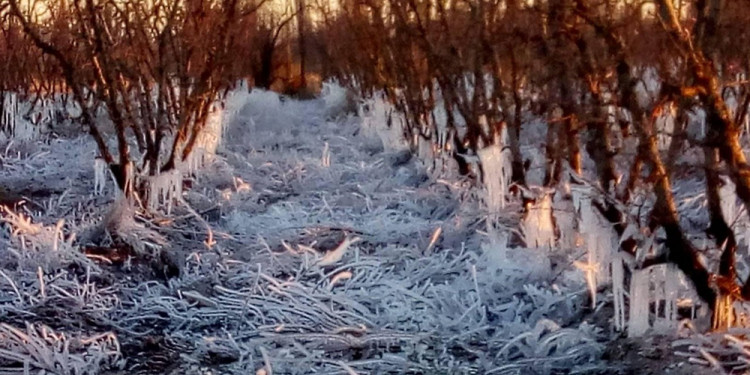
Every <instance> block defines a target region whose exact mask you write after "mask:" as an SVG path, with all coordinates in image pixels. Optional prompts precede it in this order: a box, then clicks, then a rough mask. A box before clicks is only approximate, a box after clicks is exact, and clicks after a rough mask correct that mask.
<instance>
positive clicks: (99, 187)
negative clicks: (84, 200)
mask: <svg viewBox="0 0 750 375" xmlns="http://www.w3.org/2000/svg"><path fill="white" fill-rule="evenodd" d="M108 170H109V166H108V165H107V162H105V161H104V159H103V158H100V157H97V158H95V159H94V195H102V194H104V188H105V187H106V185H107V171H108Z"/></svg>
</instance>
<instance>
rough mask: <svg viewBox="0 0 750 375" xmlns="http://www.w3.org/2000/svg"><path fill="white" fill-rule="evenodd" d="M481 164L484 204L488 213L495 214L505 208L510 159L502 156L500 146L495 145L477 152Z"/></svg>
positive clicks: (502, 152)
mask: <svg viewBox="0 0 750 375" xmlns="http://www.w3.org/2000/svg"><path fill="white" fill-rule="evenodd" d="M477 156H478V157H479V161H480V162H481V163H482V166H483V168H482V170H483V171H484V175H483V176H482V182H483V183H484V189H485V197H484V198H485V199H484V201H485V204H486V205H487V209H489V211H490V212H493V213H497V212H499V211H500V210H502V209H503V208H505V194H506V192H507V190H508V188H507V186H508V180H510V172H511V166H510V158H509V157H508V156H507V155H505V154H504V151H503V149H502V146H501V145H500V144H499V143H496V144H494V145H492V146H489V147H486V148H484V149H481V150H479V151H478V152H477Z"/></svg>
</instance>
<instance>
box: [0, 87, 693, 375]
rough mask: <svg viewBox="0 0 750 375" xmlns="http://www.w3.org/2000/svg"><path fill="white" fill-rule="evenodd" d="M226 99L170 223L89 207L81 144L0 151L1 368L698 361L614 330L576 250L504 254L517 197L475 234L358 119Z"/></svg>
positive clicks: (474, 197) (663, 343)
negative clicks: (207, 152) (230, 103)
mask: <svg viewBox="0 0 750 375" xmlns="http://www.w3.org/2000/svg"><path fill="white" fill-rule="evenodd" d="M242 95H244V94H242ZM243 97H244V99H242V100H240V103H241V105H239V106H237V107H236V108H230V109H228V110H227V113H226V115H225V121H226V122H227V126H226V129H225V132H224V136H223V145H222V147H221V148H220V149H219V151H218V154H217V157H216V158H215V159H214V160H213V161H212V162H211V163H209V164H208V165H207V166H205V167H204V168H203V169H201V170H199V171H196V172H195V173H193V174H192V175H190V176H188V178H187V180H186V183H185V187H186V190H185V193H184V194H183V199H182V200H181V201H180V202H177V204H176V207H175V209H174V211H173V212H172V213H171V214H170V215H166V214H165V213H163V212H154V213H148V214H146V213H143V212H139V211H135V210H133V209H132V208H130V207H125V206H123V203H122V202H120V201H117V200H116V198H115V196H116V193H115V192H114V191H113V188H112V185H111V183H109V185H108V186H107V188H106V190H105V195H103V196H96V195H93V194H92V193H93V185H94V181H93V180H94V172H93V168H92V160H93V159H94V156H95V149H94V145H93V143H92V142H91V141H89V140H88V139H87V138H85V137H84V138H60V139H52V138H50V139H45V140H43V141H35V142H26V143H21V142H11V143H7V144H6V145H5V149H4V153H3V154H2V157H1V160H2V165H3V167H2V169H1V170H0V187H1V188H2V190H0V192H4V193H5V196H6V197H7V196H12V197H17V198H18V199H11V200H10V201H9V203H15V202H16V201H18V200H20V199H25V200H26V201H27V203H26V204H25V205H24V206H23V207H24V208H19V210H18V211H20V212H24V210H25V212H26V214H27V215H28V217H30V218H31V220H30V221H27V220H26V219H25V217H24V216H22V217H15V216H13V215H12V214H11V213H9V212H5V213H4V216H3V217H4V219H3V220H4V222H5V227H6V229H7V230H5V231H4V234H3V235H2V237H0V272H1V273H0V322H1V324H0V374H25V373H30V372H34V373H38V371H40V370H43V371H46V373H54V374H100V373H108V374H209V373H210V374H253V373H255V374H271V373H275V374H310V373H325V374H336V373H341V374H355V373H357V374H364V373H372V374H385V373H393V374H397V373H398V374H462V373H463V374H563V373H578V374H585V373H589V374H609V373H615V374H636V373H637V374H649V373H652V374H661V373H672V374H688V373H691V374H695V373H700V371H701V370H702V369H703V368H699V367H694V366H691V365H688V364H687V363H686V359H685V358H683V357H677V356H675V355H674V354H673V353H674V350H673V349H672V348H671V342H672V340H671V339H668V338H662V337H660V336H653V337H649V338H647V339H642V340H635V341H634V340H628V339H621V338H618V337H619V334H618V333H615V332H613V328H612V326H611V316H612V315H611V313H609V312H607V311H608V309H610V306H611V302H610V300H609V297H608V296H607V294H606V293H601V295H600V298H599V302H598V305H597V306H596V308H595V309H592V308H591V306H590V305H591V298H590V297H589V296H588V293H587V289H586V285H585V282H584V279H583V274H582V272H581V271H579V270H577V269H575V267H574V266H573V262H574V261H575V260H576V259H580V257H581V256H582V254H583V253H582V250H579V249H554V250H549V249H526V248H522V247H520V246H519V245H518V244H517V242H518V241H517V240H516V239H515V238H516V237H517V235H516V234H514V233H513V232H514V231H513V229H512V228H516V227H517V226H518V222H519V215H520V205H519V204H518V203H512V204H510V205H509V206H508V207H507V209H506V212H505V213H504V214H503V215H500V216H499V217H492V223H493V226H492V228H495V229H492V230H489V231H488V225H487V222H488V217H489V216H488V215H487V213H486V212H483V210H482V209H481V207H482V204H481V199H480V194H479V193H478V192H477V189H476V187H474V186H472V184H471V183H470V182H468V181H466V180H463V179H461V178H459V177H457V176H454V175H452V174H450V173H448V174H445V173H443V174H441V173H437V172H435V171H432V170H430V168H429V166H428V165H427V164H425V163H422V162H421V161H420V160H417V159H416V158H414V157H411V156H410V154H409V153H407V152H405V151H404V150H402V149H399V148H397V147H394V145H392V144H389V143H388V142H387V141H386V142H384V141H383V139H385V138H383V137H380V136H379V133H378V132H382V131H384V130H383V129H382V126H380V127H379V126H378V124H374V125H373V124H372V121H369V122H368V121H366V118H367V113H361V116H354V115H351V114H346V113H338V112H337V111H334V110H332V106H331V103H330V101H329V100H327V98H323V99H320V100H312V101H305V102H298V101H293V100H280V98H279V97H278V96H276V95H275V94H271V93H266V92H254V93H253V94H250V95H244V96H243ZM333 115H337V116H335V117H334V116H333ZM497 228H501V229H497ZM502 228H505V229H502ZM113 233H114V234H118V235H119V236H120V237H123V238H126V239H127V241H125V243H122V241H120V242H116V241H115V242H113V241H112V237H113V236H112V234H113ZM207 243H210V245H211V246H210V247H209V246H207ZM133 244H136V245H138V246H136V247H138V248H139V249H140V250H139V251H138V254H137V255H136V254H132V253H130V252H129V250H127V249H129V248H130V247H132V246H133ZM126 245H127V246H126ZM123 249H125V250H123ZM134 255H136V256H134Z"/></svg>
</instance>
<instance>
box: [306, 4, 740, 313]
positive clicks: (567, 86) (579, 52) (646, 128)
mask: <svg viewBox="0 0 750 375" xmlns="http://www.w3.org/2000/svg"><path fill="white" fill-rule="evenodd" d="M340 6H341V10H342V11H341V12H339V13H337V14H336V15H335V16H331V17H327V18H326V20H325V24H324V26H323V27H321V28H319V29H318V36H319V38H321V39H323V40H325V41H326V42H325V43H323V44H322V45H323V46H325V47H326V49H325V54H324V55H325V56H326V57H327V58H328V61H329V63H330V65H331V67H332V68H331V70H332V72H333V74H335V75H337V76H338V77H339V78H340V79H341V80H342V81H345V82H351V83H353V84H354V85H353V86H354V87H357V88H359V89H360V90H362V91H363V92H375V91H381V90H382V91H384V92H385V93H387V96H388V98H389V99H390V100H391V102H392V103H394V104H395V105H396V106H397V107H398V108H399V109H400V110H401V111H403V112H404V113H406V114H407V124H406V127H405V132H406V133H407V134H406V136H407V137H408V139H410V140H413V141H412V145H413V147H415V148H416V147H417V144H418V139H419V138H423V139H424V140H427V141H429V142H432V143H434V144H435V145H436V146H437V149H439V150H440V151H441V152H443V153H447V154H449V155H452V156H454V157H455V158H456V161H457V162H458V164H459V166H460V169H461V170H462V172H464V173H481V171H473V170H471V165H469V164H468V163H466V161H465V156H466V155H471V154H474V153H476V152H477V151H478V150H480V149H482V148H484V147H486V146H489V145H492V144H496V143H498V142H503V147H508V148H509V149H510V151H511V154H512V165H513V173H512V179H513V182H514V183H515V184H517V185H520V186H524V185H526V183H527V181H526V177H525V169H524V162H525V160H524V157H523V153H522V151H521V149H520V144H521V143H522V139H521V138H520V137H521V134H522V133H523V129H524V127H525V126H527V123H528V122H529V121H531V120H534V119H543V120H545V122H546V124H547V126H546V131H547V136H546V139H545V140H544V142H543V145H544V148H545V150H544V151H545V155H546V171H545V175H544V179H543V181H542V183H543V184H544V185H546V186H549V187H556V186H558V185H559V184H561V183H563V184H567V183H570V182H572V183H576V182H577V181H582V180H581V178H593V179H595V180H596V184H597V185H598V187H599V188H600V190H601V192H602V197H603V200H602V201H601V202H600V204H599V209H600V211H601V212H602V214H603V215H604V216H605V217H606V218H608V219H609V220H610V221H611V222H612V224H613V225H614V226H615V229H617V231H618V232H619V233H620V234H621V235H622V234H626V233H625V229H626V227H627V226H628V225H630V224H632V223H635V224H637V225H638V227H639V228H641V230H642V231H645V232H647V233H653V232H656V231H657V230H659V229H663V232H664V241H665V244H666V248H667V251H666V252H664V253H661V254H659V255H658V256H655V257H654V258H650V259H646V260H645V261H643V262H642V264H641V266H648V265H651V264H656V263H660V262H672V263H675V264H676V265H677V266H679V268H680V269H681V270H682V271H684V272H685V273H686V274H687V275H688V276H689V277H690V278H691V280H692V281H693V284H694V285H695V287H696V290H697V291H698V293H699V294H700V296H701V297H702V298H703V299H705V300H706V301H708V302H710V303H713V302H714V301H715V300H716V296H717V293H718V294H720V295H731V296H732V298H734V299H738V298H739V299H746V298H748V297H750V282H748V281H745V280H740V279H739V278H738V276H737V273H736V271H735V251H736V248H737V241H736V240H735V238H734V234H733V232H732V230H731V228H730V226H731V225H732V223H731V222H727V221H726V220H725V219H724V216H722V211H721V199H720V194H719V188H720V186H721V185H722V181H723V178H727V179H728V180H730V181H731V182H732V183H733V184H734V185H735V186H736V195H737V197H738V198H739V199H740V200H741V201H742V202H743V203H744V205H745V208H750V172H749V171H748V165H747V161H746V157H745V154H744V152H743V148H742V147H743V145H744V144H745V141H746V138H745V137H746V134H745V133H744V132H743V129H742V127H741V124H743V123H744V122H745V119H746V117H747V113H746V112H747V107H748V103H750V102H749V101H750V95H748V90H747V82H746V81H745V77H746V76H747V72H748V71H749V70H750V59H748V58H749V57H750V55H749V54H748V52H749V51H748V47H747V46H748V44H747V43H743V41H745V40H747V38H748V36H749V35H750V31H748V30H747V29H746V28H745V27H743V25H746V24H747V22H748V21H750V11H749V10H748V9H747V8H746V4H745V3H744V2H743V1H740V0H696V1H674V2H672V1H667V0H659V1H655V2H641V1H619V0H618V1H608V0H600V1H584V0H546V1H533V2H531V1H529V2H526V1H515V0H470V1H462V0H437V1H436V0H368V1H365V0H342V1H340ZM355 48H356V50H357V51H358V53H356V54H353V53H349V51H351V50H353V49H355ZM654 89H655V90H654ZM650 90H653V91H650ZM439 107H442V108H445V110H446V112H447V119H446V121H441V120H440V119H439V116H436V111H435V109H436V108H439ZM700 115H703V116H705V117H704V118H705V120H704V121H705V122H704V126H705V131H704V132H703V133H700V132H699V133H697V134H696V133H695V132H689V131H688V127H689V126H691V125H695V124H692V123H696V122H698V120H696V118H698V117H700ZM665 118H671V119H672V120H674V126H673V127H671V128H665V127H664V126H662V125H661V124H663V122H664V119H665ZM441 122H443V123H441ZM503 131H507V135H508V137H507V139H506V140H500V141H498V139H500V137H499V136H498V135H499V134H501V133H503ZM665 136H667V137H665ZM622 139H624V142H622V141H618V140H622ZM665 139H666V140H668V142H665V141H664V140H665ZM660 143H661V144H660ZM664 143H667V144H664ZM691 149H696V150H700V151H701V152H702V155H703V157H702V160H701V161H699V162H698V163H697V164H695V163H693V164H692V165H689V166H688V167H692V169H693V170H697V172H701V173H703V174H704V175H705V181H706V183H705V191H706V195H707V197H708V205H707V206H708V210H709V213H710V227H709V228H708V230H707V232H708V234H709V235H710V236H711V237H713V239H714V242H715V244H716V246H717V247H718V248H720V249H723V251H722V255H721V260H720V262H719V263H720V264H719V266H718V269H716V270H713V269H711V268H710V266H708V265H706V264H705V263H704V262H702V261H701V259H700V252H701V251H699V250H698V249H697V248H696V246H695V245H693V244H692V243H691V241H690V240H688V238H687V236H686V234H685V231H684V228H682V227H681V224H680V223H681V221H680V214H681V213H680V212H678V210H677V208H676V205H675V200H674V197H673V182H674V180H675V179H676V178H677V177H678V176H675V175H676V174H677V175H679V174H681V173H682V174H684V172H685V165H682V164H680V163H679V160H680V156H681V155H683V154H684V153H685V152H686V151H687V150H691ZM587 156H588V157H590V159H591V160H593V163H594V164H595V168H593V171H586V170H584V164H585V163H584V161H585V160H586V157H587ZM481 168H483V166H481V165H480V166H479V169H481ZM485 168H486V166H485ZM566 170H568V171H570V178H568V177H567V176H568V174H566V173H564V172H565V171H566ZM688 170H690V168H688ZM588 172H594V173H593V177H592V174H591V173H588ZM644 188H646V189H644ZM649 189H650V191H652V192H653V194H652V195H653V207H652V209H651V212H650V214H649V215H644V217H645V220H643V218H641V217H633V216H632V215H630V214H629V213H628V210H627V209H626V207H627V206H628V204H630V203H631V202H632V197H633V196H634V195H636V191H641V192H644V191H649ZM637 246H638V244H637V243H636V241H634V240H630V239H628V238H625V239H624V241H623V243H622V250H623V251H626V252H630V253H635V249H636V248H637ZM714 271H715V272H714Z"/></svg>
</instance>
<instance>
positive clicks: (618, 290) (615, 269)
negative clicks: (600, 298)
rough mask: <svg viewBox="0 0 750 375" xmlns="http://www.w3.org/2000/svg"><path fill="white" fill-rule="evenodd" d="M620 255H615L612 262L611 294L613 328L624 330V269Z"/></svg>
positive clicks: (619, 330) (625, 321)
mask: <svg viewBox="0 0 750 375" xmlns="http://www.w3.org/2000/svg"><path fill="white" fill-rule="evenodd" d="M623 266H624V265H623V260H622V256H621V255H619V254H618V255H616V256H615V259H614V261H613V262H612V294H613V295H614V305H615V306H614V308H615V317H614V320H615V330H617V331H618V332H622V331H623V330H625V325H626V323H627V320H626V319H625V270H624V267H623Z"/></svg>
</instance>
